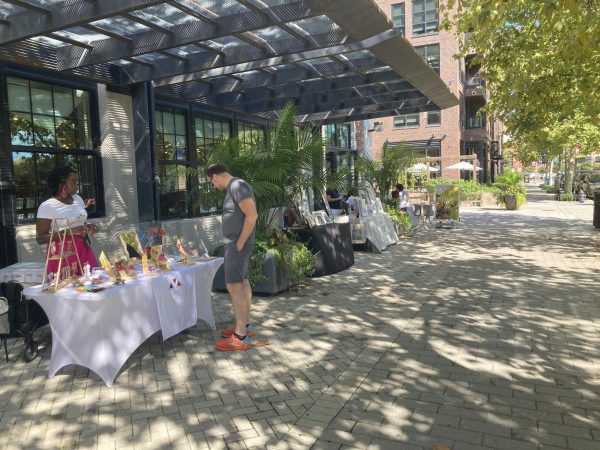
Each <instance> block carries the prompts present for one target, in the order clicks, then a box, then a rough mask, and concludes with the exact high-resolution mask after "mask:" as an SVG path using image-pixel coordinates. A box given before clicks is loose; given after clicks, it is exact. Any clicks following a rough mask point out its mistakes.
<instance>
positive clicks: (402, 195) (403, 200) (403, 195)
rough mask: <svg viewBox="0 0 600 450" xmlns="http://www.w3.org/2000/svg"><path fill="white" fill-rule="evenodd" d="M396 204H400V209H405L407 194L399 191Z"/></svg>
mask: <svg viewBox="0 0 600 450" xmlns="http://www.w3.org/2000/svg"><path fill="white" fill-rule="evenodd" d="M398 202H399V203H400V208H406V207H407V206H408V205H409V203H408V194H407V193H406V192H404V191H400V197H399V198H398Z"/></svg>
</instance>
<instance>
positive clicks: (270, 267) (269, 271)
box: [213, 253, 291, 295]
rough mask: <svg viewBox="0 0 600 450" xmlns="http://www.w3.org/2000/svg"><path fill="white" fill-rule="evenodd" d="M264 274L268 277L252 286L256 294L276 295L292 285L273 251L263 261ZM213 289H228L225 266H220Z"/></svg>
mask: <svg viewBox="0 0 600 450" xmlns="http://www.w3.org/2000/svg"><path fill="white" fill-rule="evenodd" d="M263 274H264V275H265V277H266V278H265V279H264V280H263V281H261V282H260V283H257V284H256V285H254V286H253V287H252V292H253V293H254V294H264V295H274V294H277V293H279V292H282V291H285V290H286V289H288V288H289V287H291V285H290V282H289V281H288V279H287V276H286V274H285V272H284V271H283V269H281V268H280V267H277V264H276V261H275V255H274V254H273V253H267V254H266V256H265V259H264V261H263ZM213 289H214V290H216V291H226V290H227V286H225V271H224V269H223V266H221V267H220V268H219V270H218V271H217V274H216V275H215V278H214V280H213Z"/></svg>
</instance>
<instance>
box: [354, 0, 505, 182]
mask: <svg viewBox="0 0 600 450" xmlns="http://www.w3.org/2000/svg"><path fill="white" fill-rule="evenodd" d="M375 1H376V3H377V4H378V6H379V7H380V8H381V10H382V11H383V12H384V13H385V14H386V15H387V16H388V17H389V18H390V19H391V20H392V22H393V24H394V27H396V28H400V29H402V30H403V33H404V36H405V38H406V39H407V40H408V41H409V42H410V43H411V44H412V45H413V46H414V48H415V50H416V51H417V53H419V54H420V55H421V56H422V57H423V58H424V59H425V61H426V62H427V63H428V64H429V65H430V67H431V68H432V69H433V70H434V71H435V72H437V73H438V74H439V75H440V77H441V79H442V80H443V81H444V83H445V84H447V85H448V87H449V88H450V90H451V91H452V93H453V94H454V95H455V96H456V97H458V98H459V99H460V104H459V105H457V106H455V107H451V108H447V109H444V110H442V111H430V112H418V113H413V114H405V115H398V116H390V117H384V118H380V119H376V120H371V121H364V122H363V123H362V124H356V126H357V128H360V127H361V126H362V128H364V129H366V130H377V129H379V128H380V127H381V125H383V129H382V130H381V131H372V132H368V133H366V134H368V139H367V140H366V146H367V147H370V152H371V154H372V155H373V157H374V158H377V157H379V156H380V155H381V149H382V147H383V144H384V143H385V142H386V141H388V142H390V143H396V142H403V143H405V144H409V146H411V147H413V148H414V151H413V154H414V155H415V156H419V157H432V158H439V157H441V158H442V159H441V160H440V161H433V162H432V164H435V165H437V166H438V168H439V169H441V170H440V171H439V172H432V173H431V175H432V176H442V177H445V178H458V177H462V178H465V179H470V178H472V173H471V172H467V171H458V170H453V169H447V167H448V166H450V165H452V164H455V163H457V162H459V161H460V160H461V158H460V157H461V155H477V160H478V165H479V167H481V168H482V169H483V170H481V171H479V172H478V178H479V180H480V181H484V180H489V179H492V178H493V176H494V174H496V173H498V167H499V162H498V160H497V159H494V156H497V155H498V154H501V148H500V146H501V142H502V139H501V137H502V136H501V135H502V133H503V130H502V127H501V124H500V123H499V122H498V121H494V120H490V118H489V117H486V115H485V114H481V115H478V114H477V112H478V110H479V109H480V108H481V107H482V106H484V105H485V104H486V102H487V100H488V98H489V97H488V92H487V90H486V88H485V81H484V80H483V79H482V78H481V77H479V76H478V71H479V67H476V66H470V65H469V61H470V60H471V59H472V58H473V56H474V55H469V56H467V58H464V59H455V58H454V56H453V55H455V54H456V53H457V52H458V43H457V40H456V38H455V36H454V35H453V34H452V33H451V32H449V31H445V30H441V29H439V14H438V2H437V1H436V0H406V1H403V2H401V1H398V0H375ZM376 124H378V126H375V125H376ZM494 143H497V144H494ZM496 149H497V150H496ZM367 151H369V150H368V149H367Z"/></svg>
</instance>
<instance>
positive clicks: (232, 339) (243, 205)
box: [205, 164, 258, 351]
mask: <svg viewBox="0 0 600 450" xmlns="http://www.w3.org/2000/svg"><path fill="white" fill-rule="evenodd" d="M205 175H206V178H207V179H208V180H209V181H210V183H211V184H212V186H213V187H214V188H215V189H218V190H220V191H226V194H225V200H223V217H222V227H223V236H224V237H225V263H224V268H225V283H226V285H227V292H229V296H230V297H231V304H232V307H233V316H234V319H235V326H234V327H232V328H226V329H224V330H223V331H222V333H221V336H222V337H224V338H225V339H224V340H222V341H217V342H216V343H215V347H216V348H217V350H221V351H231V350H248V349H249V348H250V347H251V346H252V345H251V344H250V339H249V337H250V336H253V335H254V333H253V332H252V331H251V329H252V324H251V323H250V305H251V304H252V288H251V287H250V283H249V282H248V266H249V265H250V256H251V255H252V250H253V249H254V244H255V236H254V234H255V226H256V220H257V219H258V213H257V212H256V201H255V199H254V192H253V191H252V188H251V187H250V185H249V184H248V183H246V182H245V181H244V180H242V179H240V178H236V177H233V176H232V175H231V174H230V173H229V172H227V169H226V168H225V166H224V165H223V164H211V165H210V166H208V167H207V168H206V171H205Z"/></svg>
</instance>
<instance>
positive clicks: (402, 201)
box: [392, 183, 409, 211]
mask: <svg viewBox="0 0 600 450" xmlns="http://www.w3.org/2000/svg"><path fill="white" fill-rule="evenodd" d="M392 198H393V199H397V200H398V205H399V206H400V209H401V210H402V211H406V207H407V206H408V205H409V202H408V194H407V193H406V191H405V190H404V186H403V185H402V184H400V183H398V184H397V185H396V189H394V190H393V191H392Z"/></svg>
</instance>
